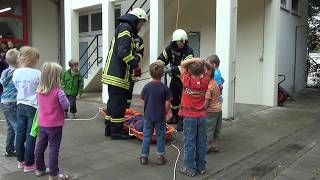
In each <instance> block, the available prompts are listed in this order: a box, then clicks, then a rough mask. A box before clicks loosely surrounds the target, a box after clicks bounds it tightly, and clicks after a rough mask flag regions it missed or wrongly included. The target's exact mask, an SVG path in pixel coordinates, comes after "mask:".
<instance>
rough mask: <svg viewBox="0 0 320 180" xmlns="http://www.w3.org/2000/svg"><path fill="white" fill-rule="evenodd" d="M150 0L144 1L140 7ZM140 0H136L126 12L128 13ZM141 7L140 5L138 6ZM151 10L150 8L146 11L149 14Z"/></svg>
mask: <svg viewBox="0 0 320 180" xmlns="http://www.w3.org/2000/svg"><path fill="white" fill-rule="evenodd" d="M147 1H148V0H145V1H143V3H142V4H141V5H140V8H143V7H144V5H145V4H146V3H147ZM137 2H138V0H134V1H133V3H132V4H131V6H130V7H129V8H128V10H127V11H126V14H128V13H129V12H130V11H131V10H132V9H133V7H134V5H136V3H137ZM138 7H139V6H138ZM149 12H150V8H149V9H148V10H147V11H146V13H147V15H149Z"/></svg>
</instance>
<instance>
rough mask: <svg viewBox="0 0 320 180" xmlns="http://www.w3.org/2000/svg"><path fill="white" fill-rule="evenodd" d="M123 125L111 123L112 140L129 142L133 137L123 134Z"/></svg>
mask: <svg viewBox="0 0 320 180" xmlns="http://www.w3.org/2000/svg"><path fill="white" fill-rule="evenodd" d="M122 127H123V123H114V122H111V140H129V139H132V137H131V136H130V135H129V134H125V133H122Z"/></svg>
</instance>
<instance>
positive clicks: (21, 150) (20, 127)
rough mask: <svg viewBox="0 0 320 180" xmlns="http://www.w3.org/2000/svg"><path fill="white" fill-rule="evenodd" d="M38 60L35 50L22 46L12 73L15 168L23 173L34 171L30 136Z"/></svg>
mask: <svg viewBox="0 0 320 180" xmlns="http://www.w3.org/2000/svg"><path fill="white" fill-rule="evenodd" d="M39 58H40V53H39V51H38V50H37V49H36V48H33V47H29V46H24V47H22V48H20V51H19V55H18V66H19V68H18V69H17V70H15V71H14V73H13V76H12V81H13V84H14V86H15V87H16V89H17V135H16V153H17V160H18V163H17V166H18V168H19V169H24V172H31V171H33V170H35V160H34V148H35V142H36V140H35V138H34V137H32V136H30V130H31V127H32V121H33V117H34V115H35V113H36V109H37V107H38V105H37V98H36V89H37V87H38V85H39V80H40V71H39V70H37V69H35V66H36V65H37V64H38V62H39Z"/></svg>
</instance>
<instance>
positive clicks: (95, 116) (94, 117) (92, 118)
mask: <svg viewBox="0 0 320 180" xmlns="http://www.w3.org/2000/svg"><path fill="white" fill-rule="evenodd" d="M98 115H99V111H98V112H97V113H96V115H94V116H93V117H91V118H88V119H65V120H66V121H92V120H95V119H96V118H97V117H98Z"/></svg>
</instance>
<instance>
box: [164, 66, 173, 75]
mask: <svg viewBox="0 0 320 180" xmlns="http://www.w3.org/2000/svg"><path fill="white" fill-rule="evenodd" d="M171 71H172V68H171V67H168V66H165V67H164V73H166V74H171Z"/></svg>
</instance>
